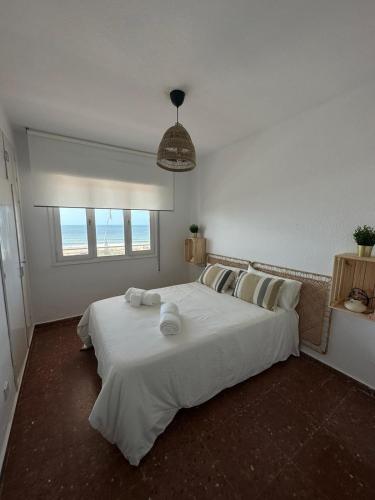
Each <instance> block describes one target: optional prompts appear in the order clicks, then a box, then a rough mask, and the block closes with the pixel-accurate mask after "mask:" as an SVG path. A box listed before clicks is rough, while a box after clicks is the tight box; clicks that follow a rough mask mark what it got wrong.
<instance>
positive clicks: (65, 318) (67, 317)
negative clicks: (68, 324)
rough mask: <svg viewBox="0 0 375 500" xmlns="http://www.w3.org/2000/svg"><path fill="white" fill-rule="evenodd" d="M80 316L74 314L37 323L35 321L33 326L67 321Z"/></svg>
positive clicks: (80, 315)
mask: <svg viewBox="0 0 375 500" xmlns="http://www.w3.org/2000/svg"><path fill="white" fill-rule="evenodd" d="M81 317H82V314H74V315H73V316H63V317H62V318H56V319H51V320H48V321H38V322H37V323H35V325H34V327H35V326H42V325H44V326H47V325H53V324H54V323H59V322H60V321H69V320H73V319H78V318H81Z"/></svg>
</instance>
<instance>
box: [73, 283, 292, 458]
mask: <svg viewBox="0 0 375 500" xmlns="http://www.w3.org/2000/svg"><path fill="white" fill-rule="evenodd" d="M155 291H157V292H158V293H160V295H161V297H162V301H172V302H175V303H176V304H177V305H178V307H179V309H180V313H181V316H182V324H183V333H181V334H180V335H174V336H168V337H165V336H163V335H162V334H161V333H160V331H159V319H160V313H159V309H160V308H159V306H155V307H148V306H142V307H140V308H132V307H131V306H130V305H129V304H128V303H127V302H126V301H125V300H124V297H123V296H119V297H113V298H110V299H106V300H101V301H98V302H94V303H93V304H91V306H90V307H89V308H88V309H87V310H86V312H85V314H84V316H83V317H82V319H81V321H80V324H79V326H78V334H79V336H80V338H81V340H82V342H84V343H85V344H86V345H90V344H91V343H92V344H93V346H94V349H95V354H96V357H97V359H98V373H99V375H100V377H101V378H102V388H101V391H100V393H99V395H98V398H97V400H96V402H95V404H94V407H93V409H92V412H91V414H90V417H89V420H90V423H91V425H92V427H94V428H95V429H97V430H98V431H99V432H101V434H102V435H103V436H104V437H105V438H106V439H107V440H108V441H110V442H111V443H115V444H116V445H117V446H118V448H119V449H120V450H121V452H122V453H123V455H124V456H125V457H126V458H127V459H128V460H129V462H130V463H131V464H132V465H138V464H139V462H140V460H141V459H142V457H144V456H145V455H146V453H147V452H148V451H149V450H150V449H151V448H152V445H153V443H154V442H155V440H156V438H157V436H158V435H159V434H160V433H162V432H163V431H164V430H165V428H166V427H167V426H168V424H169V423H170V422H171V421H172V419H173V417H174V416H175V414H176V413H177V412H178V410H179V409H181V408H188V407H192V406H196V405H199V404H201V403H203V402H205V401H207V400H208V399H210V398H212V397H213V396H215V395H216V394H217V393H219V392H220V391H222V390H223V389H225V388H227V387H231V386H233V385H235V384H237V383H239V382H241V381H243V380H245V379H247V378H249V377H251V376H253V375H256V374H257V373H260V372H261V371H263V370H265V369H266V368H268V367H270V366H271V365H272V364H274V363H276V362H278V361H282V360H285V359H287V358H288V357H289V356H290V355H291V354H294V355H296V356H297V355H298V354H299V350H298V343H299V342H298V315H297V313H296V312H295V311H285V310H282V309H277V310H276V311H268V310H265V309H262V308H260V307H258V306H255V305H253V304H249V303H247V302H244V301H242V300H240V299H237V298H234V297H232V296H230V295H228V294H219V293H217V292H215V291H214V290H211V289H210V288H208V287H207V286H204V285H201V284H199V283H187V284H183V285H177V286H170V287H166V288H160V289H157V290H155Z"/></svg>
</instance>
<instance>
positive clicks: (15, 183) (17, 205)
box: [3, 135, 32, 343]
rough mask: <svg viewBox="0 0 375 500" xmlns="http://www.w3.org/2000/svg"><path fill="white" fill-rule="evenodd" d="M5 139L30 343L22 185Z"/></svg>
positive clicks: (13, 155) (10, 146)
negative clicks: (21, 196)
mask: <svg viewBox="0 0 375 500" xmlns="http://www.w3.org/2000/svg"><path fill="white" fill-rule="evenodd" d="M3 140H4V150H5V151H6V158H7V161H6V171H7V173H8V180H9V181H10V183H11V189H12V197H13V207H14V214H15V221H16V231H17V244H18V255H19V259H20V262H19V265H20V270H21V282H22V293H23V303H24V310H25V322H26V328H27V336H28V342H29V343H30V341H31V339H30V338H29V336H31V332H32V328H31V323H32V321H31V312H30V307H29V300H28V298H29V295H30V293H29V282H28V269H27V262H26V252H25V244H24V231H23V225H22V216H21V198H20V186H19V180H18V172H17V166H16V158H15V154H14V151H13V149H12V145H11V144H10V142H9V141H8V140H7V138H6V137H5V136H4V135H3Z"/></svg>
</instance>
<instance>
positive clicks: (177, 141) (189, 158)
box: [156, 90, 196, 172]
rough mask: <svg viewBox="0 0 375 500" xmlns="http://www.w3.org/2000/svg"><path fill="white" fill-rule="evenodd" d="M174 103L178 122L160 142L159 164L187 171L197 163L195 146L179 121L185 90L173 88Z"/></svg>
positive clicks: (170, 168)
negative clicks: (179, 111) (179, 109)
mask: <svg viewBox="0 0 375 500" xmlns="http://www.w3.org/2000/svg"><path fill="white" fill-rule="evenodd" d="M170 98H171V101H172V103H173V104H174V105H175V106H176V108H177V123H176V124H175V125H173V127H170V128H169V129H168V130H167V131H166V132H165V134H164V135H163V138H162V140H161V142H160V145H159V149H158V159H157V162H156V163H157V165H158V166H159V167H161V168H164V170H169V171H171V172H187V171H188V170H193V168H195V165H196V161H195V148H194V144H193V142H192V140H191V138H190V135H189V133H188V131H187V130H186V128H185V127H183V126H182V125H181V123H179V122H178V108H179V106H181V104H182V103H183V102H184V98H185V92H183V91H182V90H172V92H171V93H170Z"/></svg>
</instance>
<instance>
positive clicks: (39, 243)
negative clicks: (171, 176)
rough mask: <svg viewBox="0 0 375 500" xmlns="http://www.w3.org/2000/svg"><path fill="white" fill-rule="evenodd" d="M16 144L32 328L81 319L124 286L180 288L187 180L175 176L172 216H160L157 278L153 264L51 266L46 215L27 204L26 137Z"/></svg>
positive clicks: (152, 261)
mask: <svg viewBox="0 0 375 500" xmlns="http://www.w3.org/2000/svg"><path fill="white" fill-rule="evenodd" d="M16 143H17V152H18V164H19V172H20V177H21V186H22V199H23V213H24V225H25V233H26V244H27V249H28V257H29V263H30V283H31V291H32V310H33V317H34V321H35V323H40V322H45V321H53V320H56V319H59V318H64V317H68V316H74V315H79V314H82V313H83V311H84V309H85V308H86V307H87V306H88V305H89V304H90V303H91V302H92V301H94V300H98V299H101V298H105V297H111V296H113V295H119V294H122V293H124V291H125V290H126V289H127V288H128V287H129V286H138V287H142V288H152V287H158V286H164V285H165V286H166V285H169V284H175V283H182V282H186V280H187V279H188V266H187V265H186V264H185V262H184V254H183V251H184V238H185V237H186V235H187V234H188V227H189V224H190V197H191V177H190V176H189V174H179V175H176V193H175V197H176V204H175V205H176V209H175V211H174V212H162V213H161V214H160V232H161V234H160V236H161V237H160V240H161V242H160V247H161V271H160V272H158V270H157V259H156V258H143V259H139V260H121V261H112V262H100V263H89V264H71V265H64V266H53V265H52V252H51V241H50V232H49V226H48V217H47V209H46V208H35V207H33V206H32V203H31V199H30V189H29V158H28V146H27V139H26V133H24V132H19V133H17V135H16ZM155 168H156V167H155Z"/></svg>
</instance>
